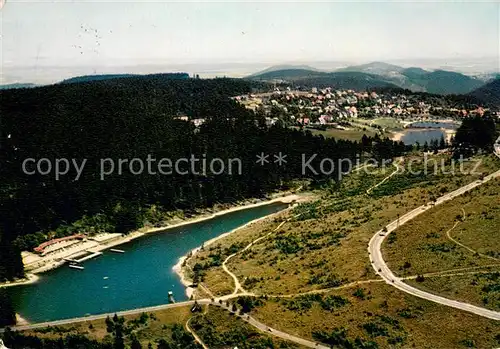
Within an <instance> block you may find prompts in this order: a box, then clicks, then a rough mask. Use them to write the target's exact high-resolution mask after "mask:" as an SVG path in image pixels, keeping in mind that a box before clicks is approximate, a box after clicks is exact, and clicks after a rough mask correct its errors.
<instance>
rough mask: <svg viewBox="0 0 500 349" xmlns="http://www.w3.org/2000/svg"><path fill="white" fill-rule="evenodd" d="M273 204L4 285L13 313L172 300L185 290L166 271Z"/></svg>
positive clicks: (36, 315)
mask: <svg viewBox="0 0 500 349" xmlns="http://www.w3.org/2000/svg"><path fill="white" fill-rule="evenodd" d="M286 207H288V204H285V203H281V202H277V203H272V204H268V205H263V206H257V207H253V208H248V209H244V210H239V211H234V212H230V213H227V214H224V215H221V216H216V217H214V218H211V219H208V220H205V221H202V222H198V223H193V224H189V225H184V226H182V227H177V228H172V229H168V230H166V231H162V232H157V233H152V234H147V235H145V236H143V237H141V238H139V239H136V240H133V241H131V242H128V243H126V244H123V245H120V247H119V249H122V250H125V251H126V252H125V253H124V254H120V253H113V252H110V251H109V250H106V251H103V252H104V254H103V255H101V256H99V257H97V258H95V259H92V260H88V261H86V262H84V263H83V264H82V265H83V266H84V267H85V270H76V269H71V268H69V267H68V266H67V265H64V266H62V267H60V268H58V269H55V270H52V271H49V272H47V273H43V274H41V275H40V276H41V279H40V280H39V281H38V282H37V283H36V284H31V285H24V286H16V287H8V288H7V290H8V292H10V294H11V296H12V298H13V302H14V305H15V307H16V311H17V312H18V313H19V314H21V316H22V317H24V318H25V319H26V320H28V321H29V322H30V323H35V322H43V321H53V320H59V319H67V318H74V317H80V316H85V315H87V314H92V315H95V314H102V313H108V312H117V311H121V310H128V309H135V308H140V307H147V306H154V305H159V304H166V303H168V291H172V292H173V293H174V298H175V299H176V300H177V301H183V300H187V299H186V294H185V288H184V286H183V285H182V284H181V282H180V280H179V277H178V276H177V274H176V273H175V272H174V271H173V270H172V268H173V266H174V265H175V264H176V263H177V262H178V260H179V258H180V257H182V256H184V255H185V254H186V253H188V252H189V251H191V250H192V249H194V248H196V247H198V246H201V245H202V243H203V242H205V241H207V240H210V239H212V238H214V237H217V236H219V235H221V234H223V233H225V232H228V231H231V230H233V229H235V228H237V227H239V226H241V225H243V224H245V223H248V222H250V221H252V220H254V219H257V218H260V217H263V216H267V215H269V214H272V213H275V212H278V211H281V210H283V209H285V208H286Z"/></svg>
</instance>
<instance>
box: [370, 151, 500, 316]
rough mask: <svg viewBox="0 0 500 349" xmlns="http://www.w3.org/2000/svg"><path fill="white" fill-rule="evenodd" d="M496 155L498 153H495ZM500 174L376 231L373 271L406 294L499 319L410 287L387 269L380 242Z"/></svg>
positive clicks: (485, 312)
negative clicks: (421, 216) (430, 211)
mask: <svg viewBox="0 0 500 349" xmlns="http://www.w3.org/2000/svg"><path fill="white" fill-rule="evenodd" d="M497 155H498V154H497ZM499 176H500V171H497V172H495V173H492V174H490V175H489V176H487V177H485V178H484V179H483V180H482V181H481V180H477V181H474V182H472V183H469V184H467V185H465V186H463V187H461V188H459V189H457V190H455V191H453V192H451V193H448V194H446V195H443V196H441V197H440V198H438V199H437V200H436V202H435V203H434V204H432V203H428V204H426V205H422V206H420V207H418V208H416V209H414V210H413V211H410V212H408V213H406V214H405V215H403V216H401V217H400V218H399V219H398V220H395V221H394V222H392V223H390V224H389V225H388V226H387V232H383V231H382V230H380V231H378V232H376V233H375V235H374V236H373V237H372V238H371V240H370V243H369V244H368V253H369V254H370V259H371V260H372V266H373V268H374V269H375V272H376V273H377V274H378V275H379V276H381V277H382V278H383V279H384V280H385V281H386V282H387V283H388V284H390V285H392V286H394V287H396V288H397V289H399V290H401V291H404V292H406V293H408V294H411V295H414V296H417V297H420V298H424V299H427V300H429V301H432V302H436V303H439V304H443V305H447V306H449V307H453V308H457V309H461V310H464V311H468V312H470V313H474V314H477V315H480V316H483V317H486V318H490V319H494V320H500V312H496V311H493V310H489V309H485V308H481V307H477V306H475V305H472V304H468V303H464V302H459V301H455V300H451V299H447V298H444V297H440V296H437V295H434V294H432V293H428V292H425V291H422V290H419V289H418V288H415V287H412V286H410V285H408V284H405V283H404V282H403V281H402V279H401V278H398V277H397V276H395V275H394V274H393V272H392V271H391V270H390V269H389V267H388V266H387V264H386V263H385V261H384V259H383V256H382V251H381V247H382V243H383V241H384V239H385V238H386V237H387V235H389V234H390V233H391V232H392V231H394V230H395V229H396V228H397V227H398V226H399V225H402V224H405V223H406V222H408V221H409V220H411V219H413V218H415V217H416V216H418V215H420V214H422V213H424V212H425V211H427V210H429V209H430V208H432V207H434V205H439V204H442V203H444V202H446V201H448V200H451V199H453V198H454V197H457V196H459V195H462V194H464V193H465V192H467V191H470V190H472V189H474V188H476V187H478V186H480V185H482V184H483V183H486V182H488V181H490V180H492V179H494V178H497V177H499Z"/></svg>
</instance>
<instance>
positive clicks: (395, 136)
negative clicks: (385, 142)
mask: <svg viewBox="0 0 500 349" xmlns="http://www.w3.org/2000/svg"><path fill="white" fill-rule="evenodd" d="M436 130H438V131H441V132H443V133H444V138H445V141H446V142H447V143H450V142H451V139H452V138H453V137H454V136H455V134H456V132H457V130H453V129H446V128H433V127H408V128H405V130H404V131H398V132H393V133H392V136H391V140H392V141H395V142H401V141H403V138H404V137H405V136H406V135H407V134H408V133H409V132H426V131H436Z"/></svg>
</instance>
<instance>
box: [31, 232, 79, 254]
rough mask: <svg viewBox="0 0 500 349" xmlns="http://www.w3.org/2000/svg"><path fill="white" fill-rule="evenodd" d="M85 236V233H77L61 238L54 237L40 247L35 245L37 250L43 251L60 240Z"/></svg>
mask: <svg viewBox="0 0 500 349" xmlns="http://www.w3.org/2000/svg"><path fill="white" fill-rule="evenodd" d="M84 238H85V235H84V234H75V235H71V236H66V237H63V238H59V239H52V240H50V241H46V242H44V243H43V244H41V245H40V246H38V247H35V249H34V250H35V252H43V250H44V249H45V247H47V246H50V245H54V244H57V243H58V242H62V241H67V240H73V239H84Z"/></svg>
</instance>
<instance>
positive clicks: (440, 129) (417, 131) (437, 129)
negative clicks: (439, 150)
mask: <svg viewBox="0 0 500 349" xmlns="http://www.w3.org/2000/svg"><path fill="white" fill-rule="evenodd" d="M459 126H460V125H459V124H457V123H454V122H439V121H418V122H413V123H411V124H409V125H408V126H407V128H408V130H405V131H404V135H403V136H402V137H401V140H402V141H403V143H404V144H406V145H413V144H415V143H417V142H418V143H420V145H424V143H425V142H427V143H428V144H430V143H431V142H432V141H433V140H435V139H436V140H438V141H439V140H441V137H444V139H447V138H448V137H447V135H446V132H445V131H444V130H456V129H457V128H458V127H459Z"/></svg>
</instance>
